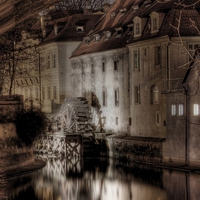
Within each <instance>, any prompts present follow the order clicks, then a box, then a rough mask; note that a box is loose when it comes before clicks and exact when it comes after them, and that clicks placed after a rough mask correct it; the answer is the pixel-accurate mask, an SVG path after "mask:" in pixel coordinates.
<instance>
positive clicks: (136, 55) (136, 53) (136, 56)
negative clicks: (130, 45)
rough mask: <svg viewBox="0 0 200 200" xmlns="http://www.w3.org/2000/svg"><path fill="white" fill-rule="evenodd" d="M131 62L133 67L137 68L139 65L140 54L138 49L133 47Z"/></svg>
mask: <svg viewBox="0 0 200 200" xmlns="http://www.w3.org/2000/svg"><path fill="white" fill-rule="evenodd" d="M133 64H134V69H135V70H139V66H140V55H139V50H138V49H135V50H134V51H133Z"/></svg>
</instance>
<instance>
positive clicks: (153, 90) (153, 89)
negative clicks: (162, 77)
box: [151, 85, 159, 104]
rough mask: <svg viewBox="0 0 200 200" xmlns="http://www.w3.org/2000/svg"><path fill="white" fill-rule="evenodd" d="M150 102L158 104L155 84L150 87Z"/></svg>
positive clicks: (157, 89) (157, 92) (157, 90)
mask: <svg viewBox="0 0 200 200" xmlns="http://www.w3.org/2000/svg"><path fill="white" fill-rule="evenodd" d="M151 104H159V87H158V86H157V85H153V86H152V87H151Z"/></svg>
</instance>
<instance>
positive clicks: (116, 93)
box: [114, 88, 119, 106]
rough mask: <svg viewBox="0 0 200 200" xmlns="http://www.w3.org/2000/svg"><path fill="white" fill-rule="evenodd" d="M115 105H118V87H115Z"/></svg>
mask: <svg viewBox="0 0 200 200" xmlns="http://www.w3.org/2000/svg"><path fill="white" fill-rule="evenodd" d="M114 95H115V106H118V105H119V89H118V88H117V89H115V94H114Z"/></svg>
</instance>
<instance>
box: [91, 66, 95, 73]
mask: <svg viewBox="0 0 200 200" xmlns="http://www.w3.org/2000/svg"><path fill="white" fill-rule="evenodd" d="M91 73H92V74H94V64H91Z"/></svg>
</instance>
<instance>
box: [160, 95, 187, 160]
mask: <svg viewBox="0 0 200 200" xmlns="http://www.w3.org/2000/svg"><path fill="white" fill-rule="evenodd" d="M172 105H173V106H175V110H176V111H175V112H176V113H175V114H174V115H172ZM179 105H183V110H184V111H185V95H184V94H183V92H179V93H177V92H176V93H168V94H167V133H166V140H165V142H163V161H167V162H168V161H172V162H174V161H176V162H185V159H186V120H185V112H184V113H183V115H179Z"/></svg>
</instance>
